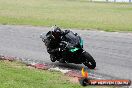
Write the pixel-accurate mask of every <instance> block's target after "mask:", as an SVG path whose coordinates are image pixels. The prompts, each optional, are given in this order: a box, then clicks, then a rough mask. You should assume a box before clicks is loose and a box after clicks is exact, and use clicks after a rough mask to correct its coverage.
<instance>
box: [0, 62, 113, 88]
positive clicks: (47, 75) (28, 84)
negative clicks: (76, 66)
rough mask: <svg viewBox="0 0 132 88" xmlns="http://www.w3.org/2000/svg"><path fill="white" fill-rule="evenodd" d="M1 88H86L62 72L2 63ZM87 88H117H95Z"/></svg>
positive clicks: (0, 67)
mask: <svg viewBox="0 0 132 88" xmlns="http://www.w3.org/2000/svg"><path fill="white" fill-rule="evenodd" d="M0 88H84V87H82V86H81V85H80V84H77V83H71V82H70V81H68V79H67V77H66V76H64V75H63V74H62V73H60V72H53V71H52V72H50V71H46V70H38V69H34V68H28V67H26V65H25V64H22V63H20V62H9V61H0ZM86 88H115V87H102V86H100V87H97V86H96V87H95V86H88V87H86Z"/></svg>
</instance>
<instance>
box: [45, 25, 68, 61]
mask: <svg viewBox="0 0 132 88" xmlns="http://www.w3.org/2000/svg"><path fill="white" fill-rule="evenodd" d="M69 31H70V30H64V31H62V30H61V29H60V28H59V27H57V26H53V27H52V31H49V32H48V33H47V35H48V38H49V39H48V40H50V41H49V42H48V44H47V45H46V46H47V52H48V53H49V54H50V58H51V60H52V62H55V61H56V60H57V59H58V60H59V61H60V62H62V63H64V59H63V58H61V52H62V50H63V49H61V48H60V45H59V44H60V42H61V41H62V37H63V36H64V35H65V34H66V33H68V32H69Z"/></svg>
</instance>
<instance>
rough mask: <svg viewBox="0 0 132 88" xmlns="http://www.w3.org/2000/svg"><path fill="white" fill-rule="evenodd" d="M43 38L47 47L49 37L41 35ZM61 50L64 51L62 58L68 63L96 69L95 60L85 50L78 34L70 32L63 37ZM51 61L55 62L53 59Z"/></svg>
mask: <svg viewBox="0 0 132 88" xmlns="http://www.w3.org/2000/svg"><path fill="white" fill-rule="evenodd" d="M41 38H42V41H43V42H45V45H46V41H47V40H48V38H47V35H45V36H44V35H43V34H41ZM60 48H61V49H62V51H61V58H64V60H65V62H66V63H75V64H84V65H85V66H87V67H88V68H90V69H94V68H95V67H96V62H95V60H94V58H93V57H92V56H91V55H90V54H89V53H88V52H86V51H85V50H84V49H83V40H82V38H81V37H80V36H79V35H78V34H77V33H75V34H74V33H73V32H72V31H70V32H69V33H67V34H66V35H65V36H62V41H61V43H60ZM56 60H57V59H56ZM51 61H52V62H54V61H53V60H52V59H51ZM58 61H59V60H58Z"/></svg>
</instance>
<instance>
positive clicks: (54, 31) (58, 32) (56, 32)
mask: <svg viewBox="0 0 132 88" xmlns="http://www.w3.org/2000/svg"><path fill="white" fill-rule="evenodd" d="M61 33H62V30H61V29H60V28H59V27H57V26H56V25H55V26H53V27H52V34H53V36H54V37H55V38H58V37H59V36H60V35H61Z"/></svg>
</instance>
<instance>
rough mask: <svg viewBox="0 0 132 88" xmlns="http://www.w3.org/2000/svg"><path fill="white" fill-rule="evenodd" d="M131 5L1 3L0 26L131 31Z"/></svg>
mask: <svg viewBox="0 0 132 88" xmlns="http://www.w3.org/2000/svg"><path fill="white" fill-rule="evenodd" d="M131 16H132V5H131V3H130V4H129V3H105V2H102V3H99V2H89V1H88V0H11V1H10V2H9V0H0V24H15V25H16V24H19V25H20V24H21V25H35V26H51V25H54V24H56V25H59V26H61V27H63V28H79V29H98V30H105V31H132V17H131Z"/></svg>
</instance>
